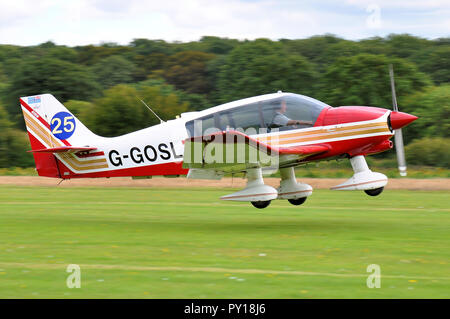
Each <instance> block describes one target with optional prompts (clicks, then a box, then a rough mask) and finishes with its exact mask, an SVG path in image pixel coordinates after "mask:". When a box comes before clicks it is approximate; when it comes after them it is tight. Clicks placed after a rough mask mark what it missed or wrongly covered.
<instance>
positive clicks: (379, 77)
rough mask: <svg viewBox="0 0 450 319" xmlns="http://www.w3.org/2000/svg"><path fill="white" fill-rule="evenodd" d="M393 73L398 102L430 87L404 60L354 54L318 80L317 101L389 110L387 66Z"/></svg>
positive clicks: (342, 60)
mask: <svg viewBox="0 0 450 319" xmlns="http://www.w3.org/2000/svg"><path fill="white" fill-rule="evenodd" d="M390 63H392V64H393V65H394V72H395V85H396V90H397V96H398V98H399V101H400V102H401V100H402V98H404V97H405V96H406V95H408V94H413V93H416V92H417V91H421V90H423V89H424V88H425V87H426V86H428V85H430V80H429V78H428V76H427V75H425V74H423V73H421V72H419V71H418V70H417V68H416V66H415V65H414V64H412V63H410V62H408V61H406V60H403V59H398V58H387V57H386V56H384V55H373V54H358V55H356V56H352V57H343V58H339V59H337V60H336V62H335V63H333V64H332V65H330V66H329V67H328V69H327V71H326V73H325V74H324V76H323V77H322V80H321V90H320V94H319V98H321V99H322V100H323V101H324V102H326V103H329V104H330V105H334V106H338V105H372V106H378V107H384V108H392V95H391V87H390V79H389V70H388V66H389V64H390Z"/></svg>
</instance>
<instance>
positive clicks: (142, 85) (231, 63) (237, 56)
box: [0, 34, 450, 169]
mask: <svg viewBox="0 0 450 319" xmlns="http://www.w3.org/2000/svg"><path fill="white" fill-rule="evenodd" d="M390 63H392V64H394V71H395V80H396V88H397V96H398V100H399V107H400V110H401V111H405V112H409V113H412V114H415V115H417V116H419V120H417V121H416V122H414V123H413V125H411V126H408V128H407V129H405V130H403V134H404V137H405V142H406V144H408V143H409V142H411V141H415V140H419V139H422V138H424V137H443V138H448V137H449V132H450V127H449V125H450V124H449V118H450V116H449V104H448V100H449V95H450V86H449V82H450V39H449V38H448V37H447V38H440V39H434V40H428V39H424V38H421V37H417V36H413V35H409V34H391V35H388V36H386V37H371V38H367V39H362V40H359V41H349V40H345V39H342V38H339V37H337V36H335V35H332V34H325V35H318V36H313V37H310V38H306V39H293V40H291V39H280V40H278V41H271V40H268V39H256V40H252V41H250V40H244V41H242V40H237V39H229V38H220V37H215V36H204V37H202V38H201V39H200V40H199V41H191V42H186V43H181V42H166V41H164V40H149V39H142V38H139V39H134V40H133V41H132V42H131V43H129V44H128V45H120V44H117V43H102V44H100V45H84V46H76V47H67V46H61V45H57V44H55V43H53V42H51V41H47V42H45V43H41V44H39V45H34V46H16V45H0V103H1V104H2V105H3V107H4V108H3V111H2V116H3V119H1V121H2V123H3V124H2V125H3V126H2V130H4V132H7V134H6V133H5V134H3V136H2V138H3V140H2V141H3V142H2V143H3V145H6V144H5V143H9V144H8V145H9V147H13V146H14V147H22V148H23V151H21V152H22V153H23V152H24V151H25V150H28V149H29V145H28V142H27V143H25V142H24V141H26V138H25V139H23V136H24V135H25V134H22V133H19V131H17V130H15V129H14V128H19V129H22V131H24V121H23V118H22V116H21V114H20V107H19V105H18V99H19V97H20V96H27V95H35V94H41V93H51V94H53V95H55V96H56V98H57V99H59V100H60V101H61V102H62V103H64V104H65V105H66V106H67V107H68V108H69V109H70V110H71V111H72V112H73V113H74V114H75V115H76V116H77V117H79V118H80V120H82V121H83V122H86V124H87V125H88V126H89V127H90V128H91V129H93V130H94V131H97V132H99V133H101V134H105V135H108V136H113V135H117V134H124V133H126V132H129V131H134V130H136V129H139V128H143V127H147V126H149V125H152V124H156V123H158V121H157V119H155V117H154V116H153V115H151V113H150V112H149V111H148V110H146V109H145V107H144V106H143V105H142V104H141V103H140V102H139V101H138V99H137V96H138V97H139V98H143V99H144V100H145V101H146V102H147V103H149V104H150V105H151V106H152V108H154V109H155V110H156V111H157V113H158V114H159V115H160V116H161V117H162V118H164V119H166V120H167V119H171V118H173V117H174V116H176V115H178V114H179V113H181V112H184V111H193V110H195V111H197V110H202V109H205V108H207V107H211V106H214V105H217V104H220V103H223V102H228V101H232V100H236V99H239V98H244V97H248V96H253V95H258V94H266V93H272V92H276V91H278V90H282V91H290V92H294V93H300V94H305V95H309V96H312V97H314V98H318V99H320V100H323V101H324V102H326V103H328V104H331V105H335V106H337V105H349V104H353V105H372V106H378V107H384V108H389V109H390V108H391V107H392V102H391V89H390V83H389V73H388V64H390ZM166 103H167V104H166ZM5 110H6V113H5ZM110 110H113V111H112V112H111V114H108V112H110ZM122 116H123V118H122ZM5 119H7V120H6V122H5ZM5 123H7V125H5ZM91 126H92V127H91ZM25 137H26V136H25ZM6 138H7V142H5V141H6ZM16 140H17V143H16ZM386 154H387V153H383V154H381V155H380V156H381V157H385V156H389V154H387V155H386ZM390 155H392V154H390ZM27 156H28V158H31V155H29V154H27ZM391 157H392V156H391ZM436 161H437V159H436ZM19 162H20V161H19ZM430 163H431V162H430ZM437 163H438V161H437V162H436V163H434V165H438V164H437ZM11 165H14V164H13V163H11ZM439 165H441V164H439ZM394 168H395V167H393V169H394Z"/></svg>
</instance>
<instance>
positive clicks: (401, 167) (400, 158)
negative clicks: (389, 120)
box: [389, 64, 407, 176]
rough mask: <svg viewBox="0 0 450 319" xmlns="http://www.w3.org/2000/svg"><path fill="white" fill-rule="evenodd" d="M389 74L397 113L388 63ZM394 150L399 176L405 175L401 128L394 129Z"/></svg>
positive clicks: (396, 108)
mask: <svg viewBox="0 0 450 319" xmlns="http://www.w3.org/2000/svg"><path fill="white" fill-rule="evenodd" d="M389 76H390V78H391V91H392V107H393V110H394V112H397V113H398V105H397V96H396V94H395V83H394V68H393V66H392V64H389ZM394 132H395V134H394V140H395V143H394V144H395V151H396V152H397V162H398V170H399V172H400V176H406V175H407V173H406V159H405V147H404V145H403V135H402V129H401V128H398V129H395V130H394Z"/></svg>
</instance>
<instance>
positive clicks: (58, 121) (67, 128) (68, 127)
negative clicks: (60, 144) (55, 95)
mask: <svg viewBox="0 0 450 319" xmlns="http://www.w3.org/2000/svg"><path fill="white" fill-rule="evenodd" d="M71 119H73V116H66V117H65V118H64V125H63V130H64V131H65V132H72V131H73V129H74V128H75V126H74V125H73V122H70V120H71ZM55 122H56V125H55V127H54V128H53V130H52V133H53V134H61V133H62V132H63V131H62V130H60V129H59V127H60V126H61V119H60V118H57V117H55V118H54V119H53V120H52V125H53V124H54V123H55Z"/></svg>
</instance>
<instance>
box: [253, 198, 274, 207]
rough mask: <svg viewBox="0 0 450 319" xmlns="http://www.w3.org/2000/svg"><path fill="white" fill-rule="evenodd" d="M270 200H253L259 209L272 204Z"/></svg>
mask: <svg viewBox="0 0 450 319" xmlns="http://www.w3.org/2000/svg"><path fill="white" fill-rule="evenodd" d="M270 202H271V201H270V200H264V201H258V202H251V203H252V205H253V206H255V207H256V208H259V209H263V208H266V207H267V206H269V204H270Z"/></svg>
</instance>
